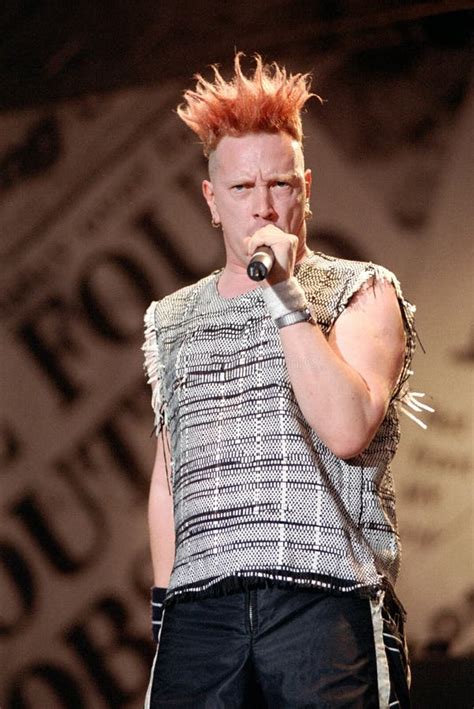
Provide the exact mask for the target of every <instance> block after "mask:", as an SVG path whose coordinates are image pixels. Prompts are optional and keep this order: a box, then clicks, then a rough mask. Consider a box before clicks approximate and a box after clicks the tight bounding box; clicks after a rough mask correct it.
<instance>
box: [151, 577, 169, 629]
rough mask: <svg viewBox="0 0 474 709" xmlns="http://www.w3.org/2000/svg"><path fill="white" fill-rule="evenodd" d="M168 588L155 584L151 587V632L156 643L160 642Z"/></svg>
mask: <svg viewBox="0 0 474 709" xmlns="http://www.w3.org/2000/svg"><path fill="white" fill-rule="evenodd" d="M165 595H166V588H159V587H158V586H153V587H152V589H151V632H152V635H153V640H154V641H155V643H157V642H158V640H159V637H160V630H161V617H162V615H163V608H164V601H165Z"/></svg>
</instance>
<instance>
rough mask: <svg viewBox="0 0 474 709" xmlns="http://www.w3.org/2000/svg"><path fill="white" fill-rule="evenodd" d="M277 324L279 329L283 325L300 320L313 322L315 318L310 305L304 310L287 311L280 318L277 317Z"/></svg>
mask: <svg viewBox="0 0 474 709" xmlns="http://www.w3.org/2000/svg"><path fill="white" fill-rule="evenodd" d="M274 322H275V325H276V326H277V328H278V329H279V330H281V329H282V328H283V327H288V325H296V323H299V322H313V323H314V319H313V316H312V315H311V311H310V309H309V308H308V307H306V308H303V309H302V310H294V311H293V312H292V313H286V315H282V316H281V317H279V318H276V319H275V321H274Z"/></svg>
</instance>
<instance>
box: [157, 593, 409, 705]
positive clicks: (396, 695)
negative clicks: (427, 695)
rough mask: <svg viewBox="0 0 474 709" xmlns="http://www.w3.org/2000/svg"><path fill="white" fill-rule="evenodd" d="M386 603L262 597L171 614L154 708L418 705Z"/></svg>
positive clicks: (209, 602)
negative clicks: (410, 690) (410, 691)
mask: <svg viewBox="0 0 474 709" xmlns="http://www.w3.org/2000/svg"><path fill="white" fill-rule="evenodd" d="M394 615H396V614H394V613H393V612H392V613H391V614H390V612H389V611H388V610H387V604H386V605H385V607H384V606H382V604H381V603H378V602H374V601H369V600H366V599H360V598H354V597H348V596H332V595H329V594H326V593H324V592H319V591H313V590H310V591H304V590H297V591H294V590H283V589H278V588H267V589H254V590H250V591H243V592H240V593H233V594H229V595H227V596H221V597H217V598H207V599H201V600H195V601H187V602H181V603H177V604H176V605H174V606H172V607H171V608H169V609H167V610H165V614H164V618H163V626H162V633H161V638H160V644H159V648H158V650H157V655H156V657H155V662H154V665H153V670H152V676H151V680H150V687H149V690H148V695H147V699H146V702H145V707H152V709H157V708H158V707H181V708H184V707H186V708H188V709H199V708H202V709H234V708H235V709H237V708H239V709H240V708H245V709H253V708H255V709H260V708H262V709H263V708H264V707H268V708H269V709H280V708H281V709H283V708H285V709H302V708H303V707H305V708H307V709H310V708H316V707H317V708H321V709H323V708H327V709H336V708H339V707H347V709H357V708H360V709H372V708H374V709H375V708H378V707H389V706H390V708H391V709H392V707H394V708H395V707H403V709H405V708H406V707H409V698H408V687H407V677H406V656H405V653H404V647H403V638H402V636H401V635H400V618H397V617H394Z"/></svg>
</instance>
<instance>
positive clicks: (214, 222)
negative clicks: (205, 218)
mask: <svg viewBox="0 0 474 709" xmlns="http://www.w3.org/2000/svg"><path fill="white" fill-rule="evenodd" d="M211 224H212V226H213V227H214V229H219V227H220V225H221V223H220V222H216V220H215V219H214V217H212V219H211Z"/></svg>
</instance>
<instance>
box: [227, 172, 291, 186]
mask: <svg viewBox="0 0 474 709" xmlns="http://www.w3.org/2000/svg"><path fill="white" fill-rule="evenodd" d="M298 177H299V175H298V173H297V172H275V173H272V174H270V175H269V176H268V177H267V178H266V180H265V182H290V181H291V180H295V179H297V178H298ZM248 182H253V178H251V177H244V176H243V175H237V176H235V177H232V178H229V180H228V183H229V184H232V185H245V184H247V183H248Z"/></svg>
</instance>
